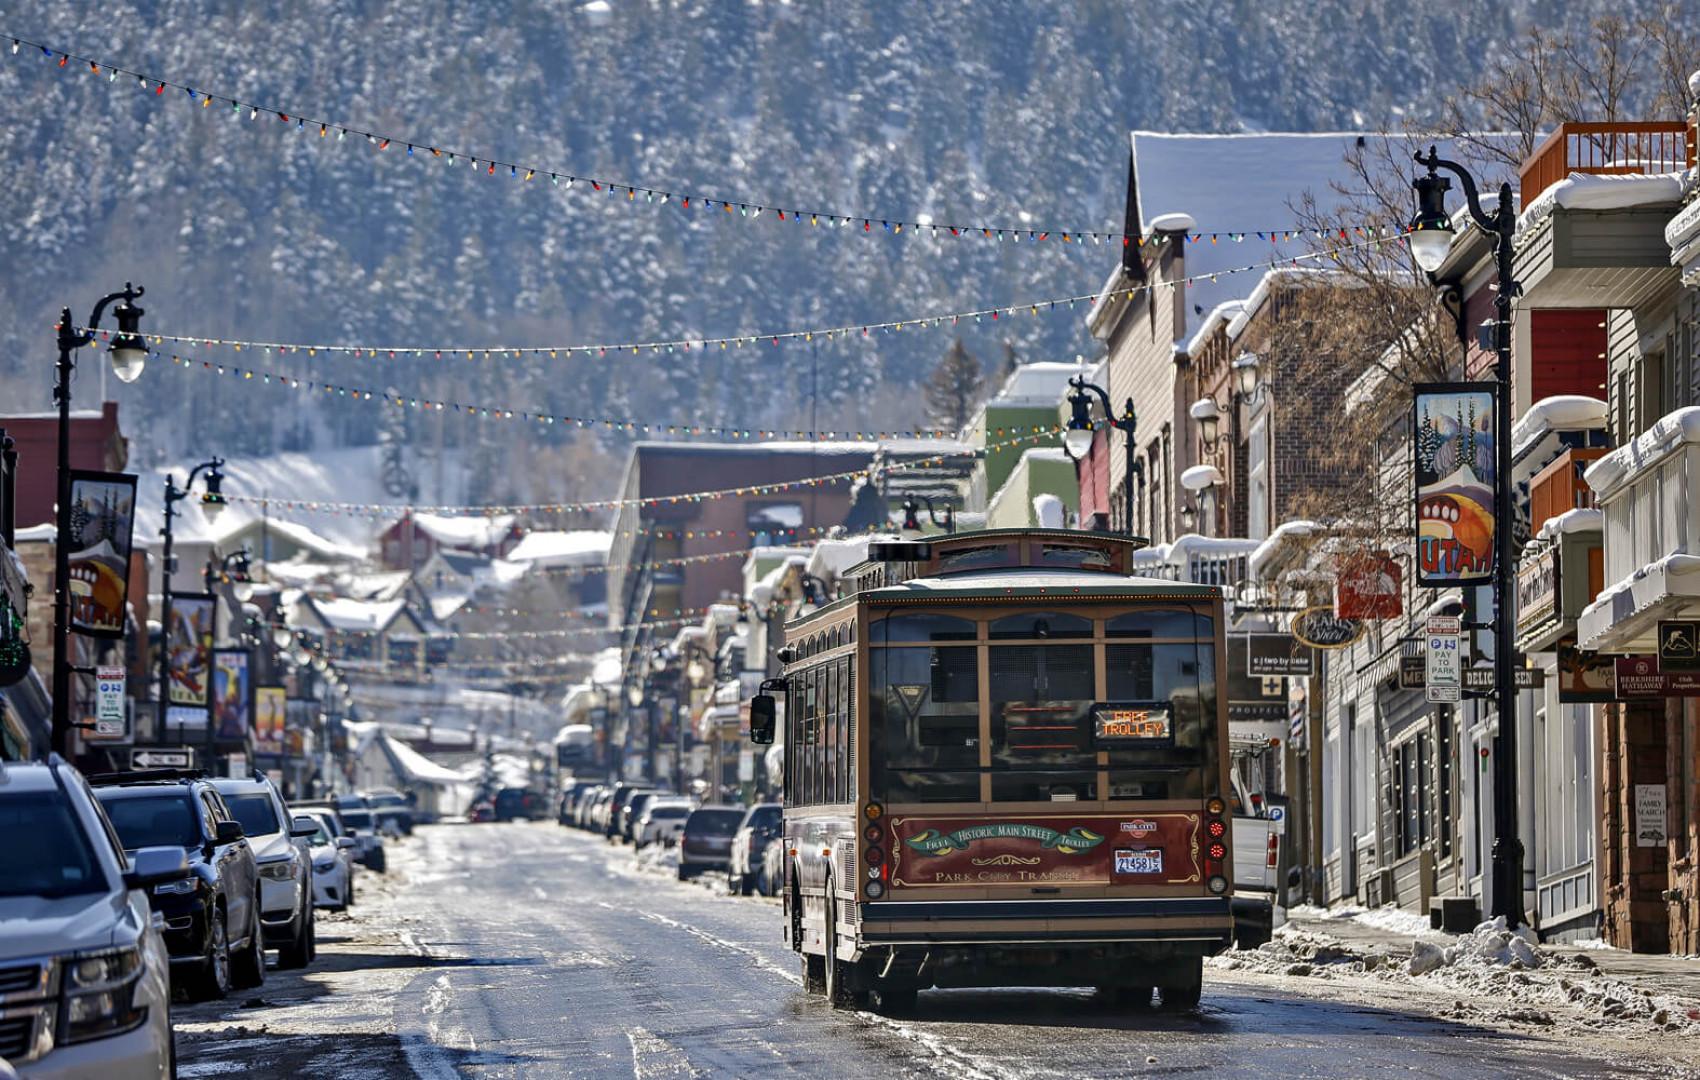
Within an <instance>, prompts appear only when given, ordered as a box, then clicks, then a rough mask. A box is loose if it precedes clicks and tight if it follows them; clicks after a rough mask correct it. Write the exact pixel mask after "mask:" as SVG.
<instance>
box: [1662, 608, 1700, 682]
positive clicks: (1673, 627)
mask: <svg viewBox="0 0 1700 1080" xmlns="http://www.w3.org/2000/svg"><path fill="white" fill-rule="evenodd" d="M1659 670H1660V671H1700V621H1695V620H1692V619H1666V620H1662V621H1661V622H1660V623H1659Z"/></svg>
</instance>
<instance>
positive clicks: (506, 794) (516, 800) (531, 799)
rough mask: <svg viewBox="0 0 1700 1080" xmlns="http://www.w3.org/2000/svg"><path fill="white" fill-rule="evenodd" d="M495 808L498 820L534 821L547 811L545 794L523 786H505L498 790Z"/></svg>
mask: <svg viewBox="0 0 1700 1080" xmlns="http://www.w3.org/2000/svg"><path fill="white" fill-rule="evenodd" d="M495 810H496V820H497V821H516V820H524V821H534V820H536V819H537V818H540V817H542V816H543V815H544V814H545V813H546V812H547V811H546V810H545V809H544V806H543V796H541V795H539V794H537V792H535V791H533V790H531V789H530V788H523V787H505V788H503V789H501V790H500V791H498V792H496V802H495Z"/></svg>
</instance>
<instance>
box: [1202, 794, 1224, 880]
mask: <svg viewBox="0 0 1700 1080" xmlns="http://www.w3.org/2000/svg"><path fill="white" fill-rule="evenodd" d="M1227 809H1228V804H1227V803H1225V802H1223V801H1222V797H1221V796H1220V795H1212V796H1210V798H1208V799H1206V800H1205V802H1204V810H1205V814H1206V817H1205V819H1204V834H1205V836H1207V837H1209V840H1208V842H1207V843H1206V844H1205V845H1204V872H1205V885H1206V887H1207V888H1209V890H1210V891H1211V892H1213V893H1215V894H1216V895H1218V896H1220V895H1222V894H1223V893H1225V892H1227V891H1228V875H1227V874H1226V873H1225V872H1224V871H1223V864H1224V863H1226V862H1227V859H1228V823H1227V821H1225V820H1224V819H1223V816H1222V815H1223V814H1224V813H1226V812H1227Z"/></svg>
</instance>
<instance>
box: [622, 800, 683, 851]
mask: <svg viewBox="0 0 1700 1080" xmlns="http://www.w3.org/2000/svg"><path fill="white" fill-rule="evenodd" d="M672 795H673V793H672V792H671V791H665V790H663V789H661V788H652V789H650V790H648V791H639V792H637V793H635V794H633V795H632V798H631V801H630V802H628V803H626V809H625V810H624V811H623V812H622V813H621V815H620V838H621V839H622V840H627V841H630V842H632V843H636V842H637V823H638V818H640V817H642V816H643V812H644V810H645V808H647V807H648V806H649V804H650V803H652V802H654V801H655V800H656V799H664V798H671V797H672Z"/></svg>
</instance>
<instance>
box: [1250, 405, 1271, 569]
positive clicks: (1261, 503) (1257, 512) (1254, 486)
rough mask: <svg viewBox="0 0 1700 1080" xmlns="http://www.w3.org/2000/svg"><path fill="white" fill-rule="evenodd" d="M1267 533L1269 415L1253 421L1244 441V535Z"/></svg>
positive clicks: (1261, 535)
mask: <svg viewBox="0 0 1700 1080" xmlns="http://www.w3.org/2000/svg"><path fill="white" fill-rule="evenodd" d="M1268 535H1269V414H1268V413H1267V412H1265V413H1264V414H1263V415H1261V416H1259V417H1258V418H1257V419H1256V420H1254V421H1252V425H1251V436H1250V438H1249V439H1248V441H1247V443H1246V536H1248V537H1250V538H1251V539H1253V540H1262V539H1264V538H1265V537H1267V536H1268Z"/></svg>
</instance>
